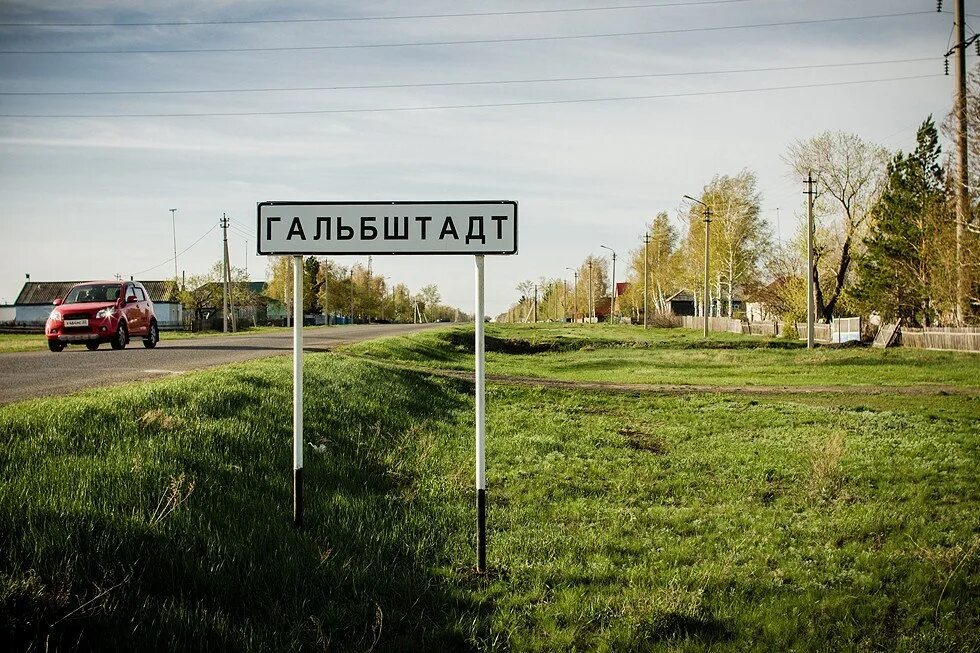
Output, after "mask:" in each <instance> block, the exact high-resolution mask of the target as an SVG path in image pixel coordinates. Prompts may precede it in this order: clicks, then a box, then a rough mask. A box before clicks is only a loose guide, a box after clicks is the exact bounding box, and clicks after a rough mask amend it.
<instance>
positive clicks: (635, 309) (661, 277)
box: [620, 211, 678, 319]
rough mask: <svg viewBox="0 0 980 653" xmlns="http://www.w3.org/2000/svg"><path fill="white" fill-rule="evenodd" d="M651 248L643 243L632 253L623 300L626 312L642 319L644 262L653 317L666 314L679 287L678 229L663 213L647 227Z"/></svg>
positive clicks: (621, 300)
mask: <svg viewBox="0 0 980 653" xmlns="http://www.w3.org/2000/svg"><path fill="white" fill-rule="evenodd" d="M646 235H647V236H649V238H650V244H649V245H646V244H645V243H643V242H641V244H640V246H639V247H638V248H636V249H634V250H633V251H631V252H630V268H629V274H628V275H627V279H626V281H627V282H628V283H629V289H628V290H627V292H626V294H624V295H623V297H622V298H621V299H620V303H621V306H622V310H623V312H629V313H632V314H633V315H634V317H636V318H637V319H641V315H642V309H643V269H644V258H646V259H647V261H646V269H647V292H648V293H649V297H648V303H649V310H650V312H651V313H660V314H664V313H667V312H668V310H669V307H668V306H667V297H668V296H669V295H670V293H671V291H672V290H676V286H677V284H678V270H677V264H678V256H677V245H678V240H677V238H678V236H677V229H676V228H675V227H674V226H673V225H672V224H671V223H670V217H669V216H668V215H667V213H666V212H664V211H661V212H660V213H658V214H657V215H656V217H654V219H653V221H652V222H651V223H650V225H649V226H648V227H647V234H646Z"/></svg>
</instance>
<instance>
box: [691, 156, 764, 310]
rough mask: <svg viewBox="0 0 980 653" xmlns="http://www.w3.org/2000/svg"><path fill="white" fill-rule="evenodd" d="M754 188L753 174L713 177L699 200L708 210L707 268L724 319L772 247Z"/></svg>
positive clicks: (755, 277) (760, 199)
mask: <svg viewBox="0 0 980 653" xmlns="http://www.w3.org/2000/svg"><path fill="white" fill-rule="evenodd" d="M756 185H757V182H756V176H755V173H753V172H751V171H749V170H742V171H741V172H740V173H739V174H737V175H735V176H734V177H733V176H729V175H723V176H716V177H715V178H714V179H712V180H711V183H710V184H708V185H707V186H706V187H705V189H704V193H703V194H702V196H701V201H702V202H704V203H705V204H707V205H708V206H710V207H711V218H712V224H711V250H712V254H711V267H712V268H713V270H714V273H715V278H716V279H717V280H718V281H717V283H719V284H720V285H721V290H717V289H716V293H717V295H718V297H717V299H718V301H720V302H723V306H724V307H726V308H727V311H726V312H727V315H728V317H732V307H733V305H734V299H735V295H736V293H737V292H739V293H741V292H743V291H744V288H745V286H747V285H749V284H753V283H755V281H756V280H757V279H758V276H759V258H760V257H761V255H762V253H763V252H765V251H767V250H769V249H770V248H771V247H772V242H771V238H770V233H769V227H768V224H767V223H766V222H765V220H763V219H762V218H761V216H760V203H761V201H762V198H761V195H760V194H759V192H758V190H757V189H756ZM702 258H703V257H702ZM720 312H721V311H720V310H719V313H720Z"/></svg>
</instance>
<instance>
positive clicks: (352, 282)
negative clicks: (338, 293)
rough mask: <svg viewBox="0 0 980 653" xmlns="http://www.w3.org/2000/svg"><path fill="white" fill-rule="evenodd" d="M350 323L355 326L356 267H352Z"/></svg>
mask: <svg viewBox="0 0 980 653" xmlns="http://www.w3.org/2000/svg"><path fill="white" fill-rule="evenodd" d="M350 323H351V324H354V266H353V265H352V266H350Z"/></svg>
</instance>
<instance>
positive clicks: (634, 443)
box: [619, 426, 667, 456]
mask: <svg viewBox="0 0 980 653" xmlns="http://www.w3.org/2000/svg"><path fill="white" fill-rule="evenodd" d="M619 434H620V435H621V436H623V437H624V438H625V439H626V444H627V445H628V446H629V447H630V448H631V449H636V450H637V451H648V452H650V453H652V454H655V455H657V456H665V455H666V454H667V445H666V443H664V441H663V439H661V438H659V437H657V436H656V435H654V434H652V433H644V432H643V431H639V430H637V429H635V428H633V427H631V426H627V427H624V428H621V429H619Z"/></svg>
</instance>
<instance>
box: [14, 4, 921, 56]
mask: <svg viewBox="0 0 980 653" xmlns="http://www.w3.org/2000/svg"><path fill="white" fill-rule="evenodd" d="M934 13H935V12H932V11H906V12H901V13H892V14H873V15H868V16H846V17H837V18H813V19H805V20H785V21H778V22H772V23H752V24H748V25H717V26H710V27H682V28H675V29H661V30H644V31H636V32H606V33H600V34H565V35H558V36H513V37H501V38H490V39H464V40H459V41H408V42H402V43H346V44H340V45H281V46H268V47H241V48H142V49H135V50H0V54H6V55H50V54H54V55H60V54H71V55H85V54H97V55H98V54H103V55H104V54H113V55H115V54H214V53H246V52H303V51H325V50H360V49H369V48H407V47H423V46H453V45H490V44H499V43H530V42H548V41H571V40H581V39H601V38H620V37H630V36H658V35H667V34H691V33H697V32H718V31H725V30H740V29H759V28H766V27H788V26H794V25H816V24H827V23H841V22H849V21H859V20H878V19H885V18H901V17H908V16H921V15H933V14H934Z"/></svg>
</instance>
